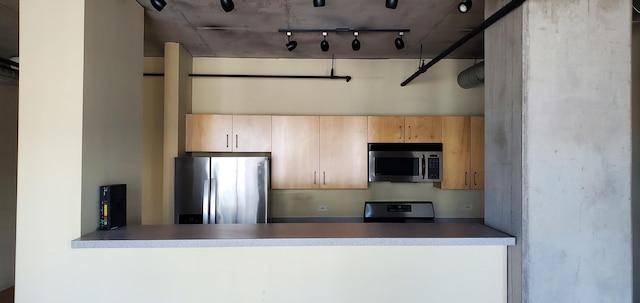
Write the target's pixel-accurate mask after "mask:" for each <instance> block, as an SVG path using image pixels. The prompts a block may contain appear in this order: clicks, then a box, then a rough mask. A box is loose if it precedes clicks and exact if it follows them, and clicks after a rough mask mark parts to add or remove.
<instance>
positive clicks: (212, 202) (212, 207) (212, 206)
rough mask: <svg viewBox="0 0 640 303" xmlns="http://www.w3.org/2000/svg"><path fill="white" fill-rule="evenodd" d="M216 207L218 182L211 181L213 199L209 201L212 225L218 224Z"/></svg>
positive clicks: (215, 180)
mask: <svg viewBox="0 0 640 303" xmlns="http://www.w3.org/2000/svg"><path fill="white" fill-rule="evenodd" d="M216 205H218V180H217V179H211V199H210V200H209V213H210V214H211V217H210V218H211V219H210V222H209V223H210V224H215V223H216V221H217V220H216V217H217V214H216Z"/></svg>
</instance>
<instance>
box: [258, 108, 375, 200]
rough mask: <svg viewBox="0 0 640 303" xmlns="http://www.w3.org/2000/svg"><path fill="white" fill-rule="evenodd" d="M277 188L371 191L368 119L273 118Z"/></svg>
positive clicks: (273, 180)
mask: <svg viewBox="0 0 640 303" xmlns="http://www.w3.org/2000/svg"><path fill="white" fill-rule="evenodd" d="M271 129H272V152H271V170H272V172H271V187H272V188H273V189H314V188H327V189H329V188H367V185H368V183H367V156H366V155H367V118H366V117H361V116H273V117H272V128H271Z"/></svg>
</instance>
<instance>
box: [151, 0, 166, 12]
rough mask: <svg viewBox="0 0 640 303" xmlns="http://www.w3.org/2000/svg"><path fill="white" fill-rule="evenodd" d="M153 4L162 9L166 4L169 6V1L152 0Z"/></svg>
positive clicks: (154, 6)
mask: <svg viewBox="0 0 640 303" xmlns="http://www.w3.org/2000/svg"><path fill="white" fill-rule="evenodd" d="M151 5H152V6H153V8H155V9H156V10H157V11H161V10H162V9H163V8H164V7H165V6H167V2H166V1H164V0H151Z"/></svg>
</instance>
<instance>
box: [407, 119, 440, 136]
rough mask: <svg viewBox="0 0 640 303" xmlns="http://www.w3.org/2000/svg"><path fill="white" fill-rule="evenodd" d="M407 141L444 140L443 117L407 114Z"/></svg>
mask: <svg viewBox="0 0 640 303" xmlns="http://www.w3.org/2000/svg"><path fill="white" fill-rule="evenodd" d="M404 125H405V127H404V133H405V136H404V137H405V140H404V142H406V143H440V142H442V117H440V116H406V117H404Z"/></svg>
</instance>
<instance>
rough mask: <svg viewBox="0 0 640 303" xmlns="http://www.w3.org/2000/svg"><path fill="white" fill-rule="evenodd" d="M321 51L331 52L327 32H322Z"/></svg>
mask: <svg viewBox="0 0 640 303" xmlns="http://www.w3.org/2000/svg"><path fill="white" fill-rule="evenodd" d="M320 49H321V50H322V51H323V52H326V51H328V50H329V42H328V41H327V32H322V41H321V42H320Z"/></svg>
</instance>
